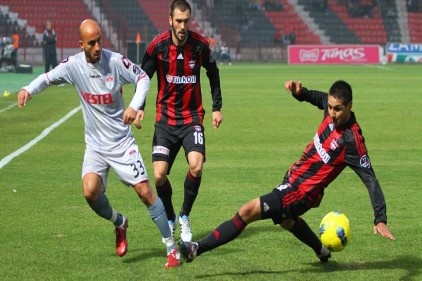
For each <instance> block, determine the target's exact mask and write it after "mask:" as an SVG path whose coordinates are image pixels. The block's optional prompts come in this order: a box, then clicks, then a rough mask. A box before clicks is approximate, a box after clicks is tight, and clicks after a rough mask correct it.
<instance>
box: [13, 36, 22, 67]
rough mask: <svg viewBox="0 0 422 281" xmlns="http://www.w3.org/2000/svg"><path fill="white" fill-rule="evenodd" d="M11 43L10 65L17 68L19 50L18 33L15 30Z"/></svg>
mask: <svg viewBox="0 0 422 281" xmlns="http://www.w3.org/2000/svg"><path fill="white" fill-rule="evenodd" d="M12 41H13V51H12V54H11V55H12V64H13V66H14V67H15V69H16V67H17V66H18V49H19V42H20V37H19V34H18V31H17V30H16V29H15V30H14V31H13V34H12Z"/></svg>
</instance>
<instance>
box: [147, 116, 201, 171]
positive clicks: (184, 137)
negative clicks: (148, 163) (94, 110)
mask: <svg viewBox="0 0 422 281" xmlns="http://www.w3.org/2000/svg"><path fill="white" fill-rule="evenodd" d="M182 146H183V149H184V150H185V157H186V160H187V156H188V153H189V152H191V151H197V152H200V153H202V155H204V162H205V133H204V126H202V125H201V124H190V125H185V126H168V125H165V124H162V123H156V124H155V131H154V137H153V140H152V161H153V162H155V161H166V162H167V163H168V164H169V168H168V172H167V174H170V170H171V167H172V166H173V163H174V160H175V159H176V156H177V154H178V153H179V150H180V148H181V147H182Z"/></svg>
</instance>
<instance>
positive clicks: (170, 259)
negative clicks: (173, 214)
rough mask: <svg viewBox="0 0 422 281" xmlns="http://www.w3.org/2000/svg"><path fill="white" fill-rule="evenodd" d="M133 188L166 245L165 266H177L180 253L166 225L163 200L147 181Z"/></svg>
mask: <svg viewBox="0 0 422 281" xmlns="http://www.w3.org/2000/svg"><path fill="white" fill-rule="evenodd" d="M134 189H135V191H136V193H137V194H138V196H139V198H140V199H141V201H142V202H143V203H144V204H145V205H146V206H147V208H148V212H149V214H150V216H151V218H152V220H153V221H154V222H155V224H156V225H157V227H158V229H159V231H160V233H161V236H162V237H164V243H165V244H166V247H167V263H166V264H165V266H166V268H171V267H176V266H178V265H179V264H180V254H179V252H178V251H177V249H176V245H175V243H174V239H173V235H172V233H171V231H170V228H169V225H168V219H167V216H166V212H165V210H164V205H163V202H162V201H161V199H160V198H158V197H157V196H156V195H155V193H154V192H153V190H152V187H151V185H150V183H149V181H144V182H140V183H138V184H136V185H135V186H134Z"/></svg>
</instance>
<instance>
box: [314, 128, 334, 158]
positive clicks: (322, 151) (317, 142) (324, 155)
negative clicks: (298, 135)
mask: <svg viewBox="0 0 422 281" xmlns="http://www.w3.org/2000/svg"><path fill="white" fill-rule="evenodd" d="M314 146H315V148H316V150H317V152H318V155H319V156H320V157H321V160H322V162H324V163H325V164H327V163H328V161H330V158H331V157H330V155H328V153H327V151H325V149H324V148H323V147H322V144H321V142H320V140H319V136H318V134H315V137H314Z"/></svg>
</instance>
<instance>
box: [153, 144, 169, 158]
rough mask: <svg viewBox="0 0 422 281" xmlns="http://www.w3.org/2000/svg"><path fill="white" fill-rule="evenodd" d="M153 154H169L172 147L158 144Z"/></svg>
mask: <svg viewBox="0 0 422 281" xmlns="http://www.w3.org/2000/svg"><path fill="white" fill-rule="evenodd" d="M152 154H164V155H167V156H168V155H170V149H168V148H167V147H164V146H160V145H157V146H154V147H153V148H152Z"/></svg>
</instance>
